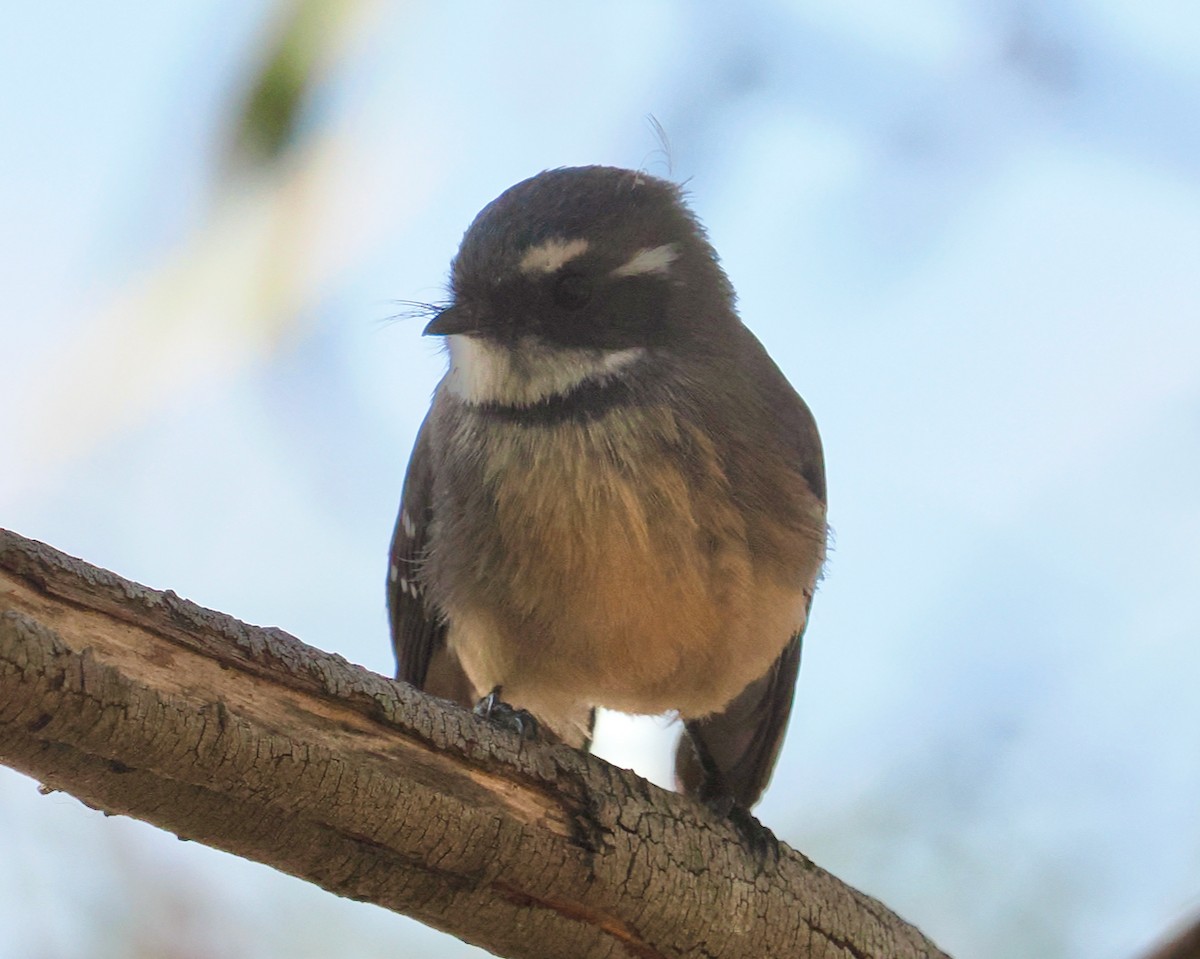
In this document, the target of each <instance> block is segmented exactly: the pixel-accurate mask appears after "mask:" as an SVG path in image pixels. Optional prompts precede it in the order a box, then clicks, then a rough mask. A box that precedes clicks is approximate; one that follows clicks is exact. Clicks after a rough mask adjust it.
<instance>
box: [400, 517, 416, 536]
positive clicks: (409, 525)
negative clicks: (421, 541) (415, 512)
mask: <svg viewBox="0 0 1200 959" xmlns="http://www.w3.org/2000/svg"><path fill="white" fill-rule="evenodd" d="M400 528H401V529H403V530H404V535H405V536H407V537H408V538H409V539H412V538H413V537H414V536H415V535H416V534H417V527H416V526H414V525H413V521H412V517H411V516H409V515H408V510H401V511H400Z"/></svg>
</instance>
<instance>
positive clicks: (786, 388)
mask: <svg viewBox="0 0 1200 959" xmlns="http://www.w3.org/2000/svg"><path fill="white" fill-rule="evenodd" d="M745 336H746V340H745V343H744V345H745V347H746V349H747V350H748V351H749V352H750V353H757V354H758V357H757V358H756V359H755V361H754V362H753V363H748V364H746V368H752V369H754V370H755V373H756V376H757V377H758V378H757V379H756V381H755V383H754V384H753V387H750V386H749V385H748V386H747V390H753V391H754V393H755V394H756V396H757V401H756V402H757V403H758V404H761V405H760V406H759V412H760V413H761V414H763V415H758V416H752V417H749V418H748V419H749V422H750V424H751V425H750V426H749V428H747V427H746V426H745V425H744V424H743V428H742V431H741V433H740V434H739V433H738V432H736V431H735V430H734V429H733V426H732V425H718V426H717V427H716V428H717V429H723V430H725V433H724V435H726V436H732V437H735V440H734V442H735V444H738V445H737V446H736V447H735V450H734V453H733V454H732V456H731V463H730V465H731V467H732V470H733V471H734V472H735V477H734V485H735V491H736V492H735V495H737V493H740V494H741V495H743V496H744V497H745V499H744V501H743V508H745V509H749V510H751V511H761V512H764V513H769V514H771V515H772V516H773V518H774V519H777V520H782V521H784V522H785V523H789V522H794V523H800V524H804V523H806V522H810V520H809V519H807V518H806V517H804V516H803V515H801V514H802V512H803V510H800V511H798V512H797V511H795V510H794V508H792V507H789V505H788V503H787V502H786V501H784V502H780V501H779V498H778V497H777V496H776V497H772V496H771V495H770V493H769V492H766V491H764V490H762V489H761V488H750V487H752V485H753V484H754V483H755V482H756V477H754V476H753V475H750V472H749V471H745V472H740V475H737V474H738V473H739V471H741V470H742V468H743V466H744V464H752V463H755V462H756V461H757V459H758V457H757V456H756V452H757V451H761V450H763V449H770V450H776V451H779V452H780V453H781V454H782V458H783V460H784V463H785V466H784V471H785V473H786V474H790V475H791V476H792V477H796V478H802V479H803V485H804V487H806V488H807V493H811V498H810V499H809V502H810V503H812V504H813V505H815V506H816V507H817V508H818V510H819V511H820V521H819V522H820V527H821V535H822V536H823V531H824V504H825V463H824V457H823V454H822V450H821V439H820V435H819V434H818V433H817V427H816V423H815V422H814V421H813V417H812V414H811V413H810V412H809V409H808V407H807V406H806V405H805V403H804V401H803V400H802V399H801V398H800V397H799V396H798V395H797V394H796V392H795V390H793V389H792V387H791V385H790V384H789V383H788V382H787V380H786V378H785V377H784V376H783V374H782V373H781V372H780V371H779V369H778V367H776V366H775V364H774V363H773V362H772V361H771V360H770V358H769V357H768V356H767V354H766V352H765V351H764V350H763V349H762V347H761V346H760V345H759V344H758V341H757V340H755V339H754V338H753V336H752V335H751V334H749V332H748V331H747V332H746V333H745ZM735 400H736V397H730V398H729V400H728V405H727V407H726V408H735V407H734V402H735ZM809 515H810V516H811V514H809ZM821 548H822V554H823V543H822V545H821ZM815 586H816V584H815V582H810V583H808V584H807V586H806V587H805V592H806V593H807V596H808V604H807V605H808V607H811V606H812V591H813V590H814V589H815ZM805 619H806V621H807V615H806V617H805ZM803 635H804V632H803V629H801V631H800V632H799V633H797V634H796V635H795V636H793V637H792V638H791V640H790V641H789V642H788V644H787V646H785V647H784V649H783V652H782V653H781V654H780V656H779V658H778V659H777V660H776V661H775V663H774V665H773V666H772V667H771V668H770V670H768V671H767V673H766V674H765V675H764V676H762V677H760V678H759V679H757V680H755V681H754V682H752V683H751V684H750V685H749V686H747V687H746V688H745V689H744V690H743V691H742V692H741V693H740V694H738V696H737V697H736V698H735V699H734V700H733V702H731V703H730V704H729V705H728V706H726V707H725V709H724V710H723V711H722V712H719V713H714V714H713V715H711V716H705V717H704V718H703V719H694V720H688V721H687V722H685V723H684V729H685V732H684V735H683V737H682V738H681V740H680V743H679V747H678V749H677V751H676V755H675V775H676V778H677V781H678V783H679V787H680V788H681V789H682V790H683V791H684V792H686V793H688V794H689V795H692V796H695V797H697V798H699V799H701V800H703V801H705V802H707V803H709V804H710V805H714V806H717V807H721V806H726V807H727V806H728V805H729V804H730V803H731V802H732V803H736V804H737V805H739V806H741V807H742V808H743V809H749V808H750V807H751V806H753V805H754V804H755V803H756V802H758V800H759V797H760V796H761V795H762V792H763V790H764V789H766V787H767V783H768V782H769V781H770V779H771V772H772V770H773V769H774V767H775V761H776V759H777V758H778V757H779V750H780V748H781V747H782V746H783V737H784V733H785V732H786V731H787V724H788V718H789V717H790V716H791V713H792V700H793V697H794V694H795V688H796V677H797V675H798V674H799V671H800V647H801V640H802V639H803Z"/></svg>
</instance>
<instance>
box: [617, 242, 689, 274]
mask: <svg viewBox="0 0 1200 959" xmlns="http://www.w3.org/2000/svg"><path fill="white" fill-rule="evenodd" d="M677 259H679V247H678V246H676V244H674V243H664V244H663V245H662V246H649V247H646V248H645V249H644V250H638V251H637V252H636V253H635V254H634V255H633V256H631V257H630V258H629V259H628V260H626V261H625V262H624V263H622V264H621V265H620V266H618V267H617V268H616V269H615V270H613V271H612V275H613V276H617V277H621V276H644V275H645V274H647V273H666V272H667V271H668V270H670V268H671V264H672V263H674V262H675V261H676V260H677Z"/></svg>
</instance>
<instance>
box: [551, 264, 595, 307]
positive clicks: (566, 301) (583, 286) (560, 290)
mask: <svg viewBox="0 0 1200 959" xmlns="http://www.w3.org/2000/svg"><path fill="white" fill-rule="evenodd" d="M591 299H592V281H591V280H589V279H588V278H587V277H586V276H584V275H583V274H582V273H564V274H562V275H561V276H560V277H558V278H557V279H556V280H555V281H554V302H555V303H557V304H558V305H559V306H561V307H562V308H563V309H564V310H579V309H582V308H583V307H585V306H587V305H588V303H589V302H590V301H591Z"/></svg>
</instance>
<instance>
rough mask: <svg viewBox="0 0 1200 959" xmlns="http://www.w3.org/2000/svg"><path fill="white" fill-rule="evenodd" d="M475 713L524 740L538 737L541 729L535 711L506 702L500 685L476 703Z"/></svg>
mask: <svg viewBox="0 0 1200 959" xmlns="http://www.w3.org/2000/svg"><path fill="white" fill-rule="evenodd" d="M474 713H475V715H476V716H479V717H481V718H483V719H486V720H487V721H488V722H490V723H492V724H494V725H496V726H499V727H500V728H501V729H507V730H509V731H510V732H514V733H516V734H517V735H518V736H520V737H521V739H523V740H526V741H532V740H535V739H537V738H538V735H539V732H540V730H539V729H538V721H537V720H536V719H534V718H533V713H531V712H528V711H526V710H524V709H516V708H514V707H512V706H510V705H509V704H508V703H506V702H504V700H502V699H501V698H500V687H499V686H497V687H496V688H495V689H493V690H492V691H491V692H490V693H488V694H487V695H486V696H484V697H483V699H481V700H479V702H477V703H476V704H475V709H474Z"/></svg>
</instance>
